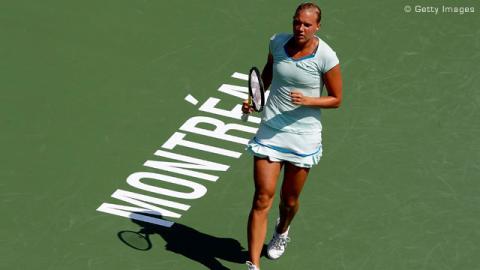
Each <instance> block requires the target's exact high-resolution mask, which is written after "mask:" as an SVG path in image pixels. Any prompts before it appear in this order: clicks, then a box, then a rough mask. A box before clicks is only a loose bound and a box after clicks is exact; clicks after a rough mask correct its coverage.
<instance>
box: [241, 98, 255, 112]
mask: <svg viewBox="0 0 480 270" xmlns="http://www.w3.org/2000/svg"><path fill="white" fill-rule="evenodd" d="M242 112H243V113H245V114H249V113H251V112H253V108H252V106H250V103H249V102H248V100H244V101H243V104H242Z"/></svg>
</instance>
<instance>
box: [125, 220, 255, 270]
mask: <svg viewBox="0 0 480 270" xmlns="http://www.w3.org/2000/svg"><path fill="white" fill-rule="evenodd" d="M131 221H132V222H134V223H136V224H137V225H139V226H140V230H139V231H138V232H133V231H120V232H118V234H117V236H118V238H119V239H120V241H122V242H123V243H124V244H126V245H127V246H129V247H131V248H134V249H137V250H144V251H147V250H150V249H151V248H152V243H151V241H150V236H151V235H160V236H161V237H162V238H163V239H164V240H165V242H166V245H165V249H166V250H168V251H170V252H174V253H176V254H179V255H183V256H185V257H187V258H189V259H190V260H193V261H196V262H198V263H200V264H202V265H204V266H206V267H207V268H208V269H211V270H227V269H229V268H227V267H226V266H224V265H223V264H222V263H221V262H220V261H219V260H218V259H221V260H225V261H229V262H233V263H239V264H244V263H245V261H246V260H247V258H248V254H247V251H246V250H245V249H244V248H243V247H242V245H241V244H240V242H238V241H237V240H235V239H232V238H221V237H216V236H212V235H208V234H205V233H202V232H199V231H197V230H195V229H193V228H191V227H188V226H186V225H183V224H180V223H175V224H174V225H173V226H172V227H170V228H166V227H162V226H157V225H154V224H150V223H146V222H142V221H138V220H133V219H131Z"/></svg>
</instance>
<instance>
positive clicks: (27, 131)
mask: <svg viewBox="0 0 480 270" xmlns="http://www.w3.org/2000/svg"><path fill="white" fill-rule="evenodd" d="M318 3H319V5H320V6H321V7H322V9H323V20H322V29H321V31H320V32H319V36H320V37H322V38H323V39H324V40H325V41H327V42H328V43H329V44H330V45H331V46H332V47H333V48H334V49H335V50H336V52H337V54H338V56H339V58H340V61H341V66H342V72H343V77H344V102H343V104H342V107H341V108H340V109H338V110H325V111H324V114H323V125H324V134H323V142H324V157H323V160H322V161H321V163H320V165H319V166H317V167H315V168H314V169H313V170H312V172H311V175H310V177H309V180H308V182H307V185H306V187H305V190H304V193H303V194H302V196H303V197H302V204H301V209H300V212H299V214H298V216H297V218H296V219H295V220H294V223H293V224H292V229H291V238H292V242H291V243H290V245H289V247H288V250H287V253H286V255H285V256H284V257H282V258H281V259H280V260H278V261H269V260H267V259H266V258H263V259H262V269H278V270H281V269H286V270H287V269H325V270H335V269H342V270H344V269H351V270H361V269H364V270H374V269H379V270H385V269H392V270H412V269H425V270H426V269H431V270H441V269H455V270H471V269H479V268H480V259H479V256H478V254H479V252H480V244H479V243H480V183H479V181H478V180H479V179H480V92H479V91H478V89H480V68H479V65H478V64H479V62H480V30H479V29H480V4H479V3H478V1H439V0H438V1H420V0H418V1H379V0H374V1H368V2H361V1H352V0H345V1H330V0H329V1H321V2H318ZM297 4H298V3H297V2H294V1H211V0H208V1H146V0H145V1H123V0H118V1H53V0H47V1H31V0H24V1H9V2H5V3H3V4H2V8H1V9H0V114H1V117H0V146H1V150H2V151H1V154H0V164H1V165H0V166H1V170H0V202H1V204H0V205H1V206H0V210H1V212H0V213H1V216H2V221H1V236H0V254H1V255H0V269H51V270H55V269H70V270H74V269H79V270H80V269H81V270H84V269H101V270H110V269H112V270H113V269H116V270H118V269H175V270H184V269H188V270H190V269H192V270H193V269H245V268H246V267H245V266H244V265H243V264H242V263H243V260H244V255H245V248H246V245H247V242H246V220H247V215H248V211H249V207H250V203H251V197H252V192H253V183H252V179H251V175H252V160H251V157H250V156H249V155H248V154H246V153H244V152H243V149H244V146H243V144H242V142H243V141H244V140H246V139H248V138H249V137H250V136H251V133H249V131H251V129H252V128H253V129H254V128H255V127H256V126H257V124H255V123H250V122H249V123H245V122H242V121H241V120H239V119H236V118H235V117H236V115H237V114H235V113H234V112H233V113H232V114H231V115H228V114H227V113H225V112H226V111H230V110H233V109H234V107H235V106H236V105H237V104H240V102H241V100H242V98H241V94H242V93H241V89H243V88H239V87H245V86H246V81H245V80H244V77H243V76H242V74H246V73H247V72H248V69H249V68H250V67H251V66H254V65H255V66H259V67H262V66H263V64H264V61H265V60H266V56H267V46H268V39H269V38H270V36H272V35H273V34H274V33H276V32H289V31H291V26H290V23H291V16H292V15H293V11H294V9H295V7H296V5H297ZM407 6H408V7H407ZM416 6H420V8H417V7H416ZM442 6H447V7H473V8H474V12H470V13H464V14H460V10H459V9H458V8H457V12H455V11H450V9H447V11H446V12H442V8H443V7H442ZM427 7H437V8H439V9H440V12H438V14H435V13H434V11H431V10H433V9H430V8H427ZM409 8H410V9H409ZM416 9H418V12H417V10H416ZM429 10H430V11H429ZM452 10H453V9H452ZM462 10H463V9H462ZM407 11H410V12H407ZM239 89H240V90H239ZM221 90H222V91H221ZM239 91H240V92H239ZM189 94H190V95H191V96H192V97H193V98H194V99H195V100H197V101H198V103H196V105H195V104H193V103H195V102H194V101H195V100H193V99H192V100H191V101H192V102H193V103H191V102H187V101H185V99H184V98H185V97H186V96H188V95H189ZM235 94H237V96H235ZM212 108H217V109H222V110H224V111H223V113H222V112H219V111H215V112H216V113H214V112H213V111H214V110H213V109H212ZM192 119H193V120H192ZM212 119H213V120H212ZM194 121H199V122H202V121H204V122H203V123H199V124H198V125H197V126H195V125H194ZM205 121H210V122H208V123H205ZM214 123H216V125H217V126H216V125H215V124H214ZM226 124H236V125H241V126H242V127H243V128H244V130H230V131H229V132H227V135H230V136H231V137H227V136H223V137H222V136H220V135H218V134H219V133H214V132H213V131H212V132H210V133H208V132H206V131H208V130H210V131H211V130H214V129H215V128H216V127H226V126H225V125H226ZM247 126H248V127H247ZM195 127H196V128H197V129H195ZM228 127H233V126H232V125H230V126H228ZM236 127H239V126H236ZM245 127H246V128H245ZM201 130H204V132H203V134H201V133H202V132H201ZM205 130H206V131H205ZM195 131H196V132H195ZM217 131H218V130H217ZM182 134H183V135H182ZM215 134H217V135H218V136H217V137H215ZM182 136H184V137H182ZM172 138H173V139H177V141H176V142H177V143H178V142H180V141H181V138H183V140H184V141H189V142H193V143H196V144H194V145H195V147H196V148H195V147H192V144H190V147H187V146H185V145H183V146H182V145H176V146H173V143H172V140H173V139H172ZM234 138H236V139H234ZM229 139H230V140H229ZM168 143H170V145H168ZM184 144H188V143H184ZM200 144H201V145H208V146H211V147H216V148H208V149H209V151H205V149H204V150H199V149H198V148H199V147H200V146H199V145H200ZM167 146H169V147H170V148H171V149H167V148H166V147H167ZM221 149H223V150H221ZM157 150H162V151H164V152H168V153H174V154H176V155H182V156H183V157H182V158H183V159H185V157H187V156H188V157H191V158H195V160H196V161H197V162H199V161H198V160H203V161H208V162H212V163H208V164H209V165H208V166H210V168H216V170H210V171H208V170H202V169H198V168H197V169H190V170H189V171H190V172H192V171H193V172H194V173H193V175H190V176H189V175H185V174H182V172H183V173H185V171H178V170H177V171H172V170H173V169H172V167H168V168H167V169H165V167H162V166H164V165H165V163H159V162H160V161H170V162H174V161H175V160H171V159H169V158H167V157H165V156H163V157H162V156H161V155H160V156H159V155H155V152H156V151H157ZM213 150H215V151H217V152H214V151H213ZM222 151H223V152H222ZM162 153H163V152H162ZM162 153H158V152H157V154H162ZM238 153H239V154H238ZM164 154H165V153H164ZM176 157H178V156H176ZM147 161H151V162H150V163H146V162H147ZM155 161H156V162H155ZM177 162H178V161H177ZM213 163H214V164H215V165H212V164H213ZM145 164H147V165H148V164H149V165H150V166H146V165H145ZM162 164H163V165H162ZM219 164H220V165H219ZM205 166H207V165H205ZM208 166H207V167H208ZM162 168H163V169H162ZM185 170H187V169H185ZM195 172H197V174H195ZM198 173H203V174H200V175H199V174H198ZM158 175H163V176H162V177H163V178H162V179H160V180H159V179H153V178H152V176H158ZM165 176H169V177H171V178H168V177H165ZM141 177H144V178H141ZM149 177H150V178H149ZM165 179H167V180H168V179H170V180H171V181H170V182H168V181H167V180H165ZM172 179H173V180H172ZM178 179H183V180H184V182H181V181H179V180H178ZM127 180H129V182H128V181H127ZM136 180H138V181H136ZM140 180H141V181H140ZM172 181H173V182H172ZM132 183H133V184H132ZM142 183H143V185H144V186H142V185H141V184H142ZM179 183H182V184H179ZM145 186H147V187H149V188H150V190H149V189H148V188H145V189H142V188H141V187H145ZM152 187H154V188H155V187H156V188H161V189H162V190H158V189H157V190H156V191H157V192H152ZM119 190H120V191H119ZM115 192H117V193H116V194H117V196H119V197H122V196H123V197H122V198H123V199H124V200H120V199H118V198H113V197H111V196H112V195H113V194H114V193H115ZM122 192H123V193H122ZM127 192H131V193H127ZM132 193H133V194H136V195H132ZM165 194H167V195H165ZM129 196H130V197H129ZM135 196H136V197H135ZM141 196H148V197H141ZM132 198H134V199H135V198H136V199H139V198H141V199H146V198H147V199H148V200H150V204H151V205H156V206H158V207H161V208H163V209H164V210H169V211H170V212H164V213H165V214H170V215H174V214H177V215H180V217H179V218H173V217H172V218H167V217H164V219H165V220H170V221H173V222H175V225H173V226H172V227H171V228H166V227H162V226H153V225H150V224H149V223H145V222H140V221H138V220H135V219H132V218H128V217H122V216H118V215H116V214H112V213H107V212H108V211H107V212H105V211H103V212H102V211H98V210H97V209H98V208H99V207H100V206H102V205H104V203H106V204H110V206H111V205H117V206H123V207H124V208H121V209H120V208H118V207H117V208H115V207H113V208H112V207H110V208H108V207H107V208H108V209H109V211H110V212H115V211H114V210H117V212H116V213H117V214H118V213H120V214H121V213H123V214H124V213H125V211H123V212H122V209H123V210H125V209H127V208H125V207H137V208H140V206H139V205H138V204H137V205H135V204H132V203H130V202H127V201H126V200H128V199H129V200H130V201H131V200H132ZM155 199H157V200H155ZM160 200H164V201H160ZM138 201H139V200H137V203H138ZM140 201H141V200H140ZM166 201H168V202H166ZM152 202H155V203H157V204H155V203H152ZM140 203H141V202H140ZM166 203H169V206H168V207H167V206H165V205H164V204H166ZM277 203H278V200H276V202H275V204H277ZM162 204H163V205H162ZM104 206H105V205H104ZM107 206H108V205H107ZM112 209H113V210H112ZM130 210H131V209H130ZM137 210H138V209H137ZM132 211H133V210H132ZM126 212H128V211H126ZM133 212H135V211H133ZM276 215H277V212H276V209H273V210H272V212H271V215H270V221H272V222H271V223H270V226H269V231H268V236H267V237H270V235H271V232H272V229H273V227H272V226H273V225H272V224H273V221H274V220H275V219H276ZM127 216H128V215H127ZM130 217H132V216H130ZM143 217H145V216H143ZM150 218H153V219H155V220H157V221H158V216H157V217H154V216H153V217H152V216H150ZM153 219H152V220H153Z"/></svg>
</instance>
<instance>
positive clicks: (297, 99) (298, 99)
mask: <svg viewBox="0 0 480 270" xmlns="http://www.w3.org/2000/svg"><path fill="white" fill-rule="evenodd" d="M290 97H291V99H292V103H293V104H295V105H308V100H309V97H306V96H304V95H303V93H302V92H300V91H298V90H293V91H292V92H290Z"/></svg>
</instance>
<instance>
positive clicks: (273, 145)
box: [246, 124, 322, 168]
mask: <svg viewBox="0 0 480 270" xmlns="http://www.w3.org/2000/svg"><path fill="white" fill-rule="evenodd" d="M246 149H247V151H248V152H250V153H252V154H253V155H255V156H258V157H263V158H265V157H268V159H269V160H270V161H277V162H281V161H287V162H290V163H292V164H293V165H295V166H297V167H303V168H311V167H312V166H313V165H316V164H318V162H319V161H320V158H321V157H322V134H321V133H315V134H296V133H290V132H285V131H281V130H278V129H274V128H271V127H269V126H267V125H264V124H262V125H260V127H259V129H258V131H257V134H256V135H255V137H253V138H252V139H251V140H250V141H249V142H248V144H247V148H246Z"/></svg>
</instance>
